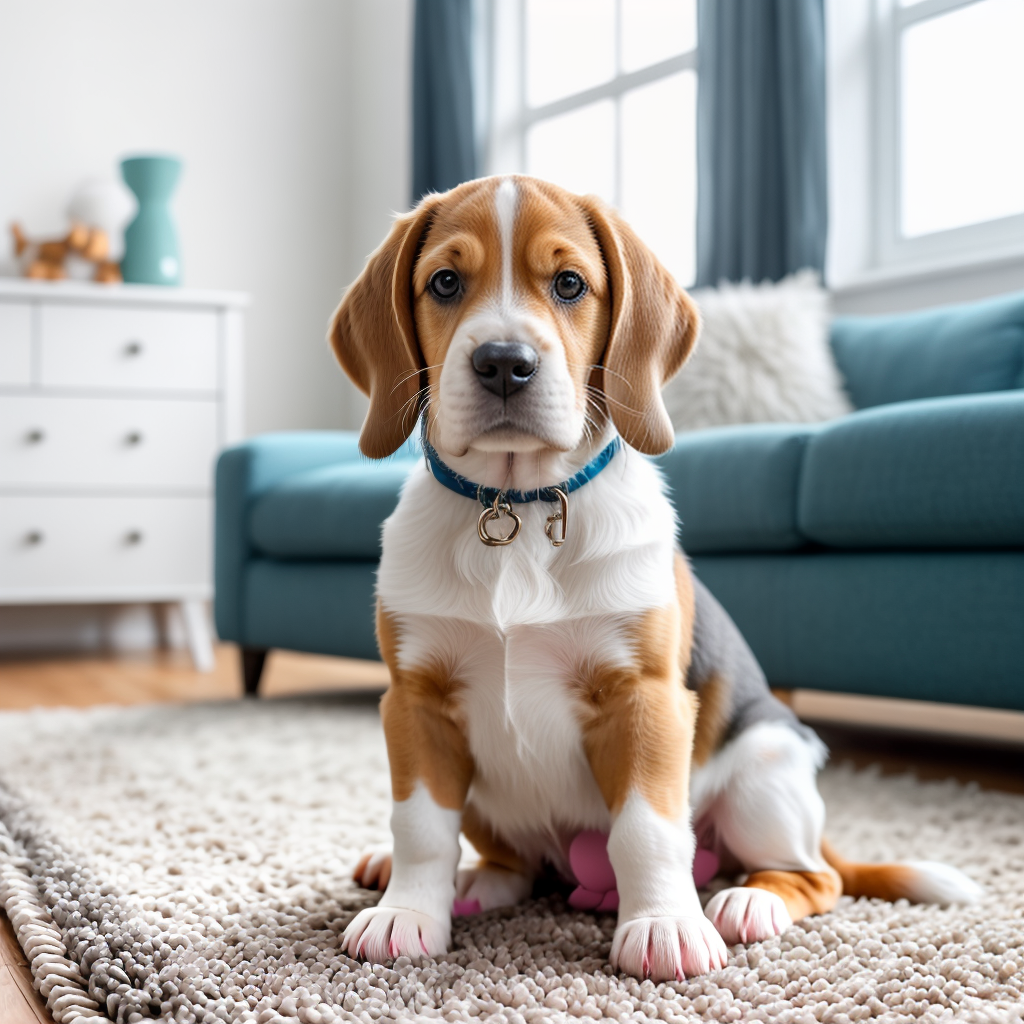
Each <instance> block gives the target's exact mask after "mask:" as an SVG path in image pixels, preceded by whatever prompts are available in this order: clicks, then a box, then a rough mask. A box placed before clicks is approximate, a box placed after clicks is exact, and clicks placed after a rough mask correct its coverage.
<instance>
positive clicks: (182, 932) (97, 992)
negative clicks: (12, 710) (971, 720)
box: [0, 698, 1024, 1024]
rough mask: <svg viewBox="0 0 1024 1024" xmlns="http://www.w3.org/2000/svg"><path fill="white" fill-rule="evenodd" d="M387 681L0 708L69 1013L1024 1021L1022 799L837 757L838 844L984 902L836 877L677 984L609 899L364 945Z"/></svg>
mask: <svg viewBox="0 0 1024 1024" xmlns="http://www.w3.org/2000/svg"><path fill="white" fill-rule="evenodd" d="M374 703H375V702H374ZM374 703H370V702H368V701H367V700H365V699H363V700H357V699H354V698H349V699H344V698H333V699H331V698H322V699H316V700H308V701H264V702H252V703H231V704H219V705H217V704H202V705H194V706H185V707H154V708H143V709H129V710H124V709H108V708H102V709H95V710H91V711H85V712H81V711H37V712H29V713H17V714H6V715H0V822H2V824H0V899H2V901H3V903H4V905H5V907H6V908H7V913H8V914H9V916H10V918H11V921H12V922H13V924H14V928H15V930H16V932H17V935H18V938H19V940H20V942H21V944H22V946H23V948H24V949H25V952H26V955H27V958H28V959H29V960H30V962H31V966H32V973H33V976H34V978H35V982H36V984H37V985H38V987H39V989H40V991H41V992H42V994H43V996H44V997H45V998H46V1000H47V1004H48V1006H49V1007H50V1010H51V1012H52V1013H53V1016H54V1019H55V1020H56V1021H58V1022H61V1024H63V1022H70V1021H78V1020H95V1019H96V1018H99V1019H101V1020H102V1019H106V1018H110V1019H112V1020H116V1021H123V1022H134V1021H140V1020H147V1019H151V1018H159V1019H162V1020H169V1021H207V1022H215V1021H253V1022H259V1024H270V1022H278V1021H293V1020H296V1019H297V1020H299V1021H303V1022H306V1024H323V1022H331V1021H338V1020H360V1021H376V1020H382V1019H384V1018H393V1019H397V1020H426V1019H430V1018H444V1019H445V1020H450V1021H464V1020H465V1021H468V1020H484V1021H499V1022H506V1021H507V1022H526V1021H529V1022H538V1024H539V1022H542V1021H560V1020H567V1019H570V1018H590V1019H594V1020H602V1019H611V1020H654V1019H658V1020H676V1021H693V1020H709V1021H710V1020H713V1021H747V1020H753V1021H778V1022H787V1021H792V1022H804V1021H831V1022H837V1024H838V1022H845V1021H872V1020H882V1021H893V1022H895V1021H911V1020H917V1021H953V1020H957V1021H959V1020H965V1021H986V1022H993V1024H995V1022H1003V1021H1019V1020H1021V1016H1020V1012H1019V1011H1020V1009H1021V1008H1022V1007H1024V799H1022V798H1020V797H1015V796H1011V795H1007V794H1001V793H988V792H981V791H979V790H978V789H977V788H973V787H969V786H960V785H958V784H955V783H952V782H950V783H941V784H934V783H929V784H924V783H921V782H918V781H916V780H914V779H913V778H911V777H909V776H908V777H899V778H893V777H887V778H883V777H881V776H879V775H878V774H875V773H872V772H859V773H858V772H853V771H850V770H847V769H844V768H829V769H827V770H826V771H825V773H824V774H823V776H822V780H821V786H822V790H823V792H824V794H825V799H826V801H827V803H828V809H829V816H830V818H829V828H828V832H829V835H830V836H831V838H832V839H833V840H834V841H835V842H836V843H837V845H838V846H839V847H840V849H842V850H843V851H845V852H846V853H847V854H849V855H852V856H854V857H858V858H864V859H875V858H895V857H899V858H913V857H917V858H936V859H941V860H946V861H949V862H951V863H953V864H956V865H957V866H959V867H961V868H963V869H964V870H965V871H967V872H968V873H969V874H970V875H971V876H973V877H974V878H975V879H977V880H978V881H979V882H981V883H982V884H983V885H984V886H985V887H986V889H987V896H986V897H985V899H984V900H983V901H982V902H981V903H978V904H975V905H973V906H969V907H950V908H945V909H942V908H938V907H926V906H911V905H908V904H907V903H905V902H901V903H898V904H896V905H890V904H887V903H882V902H879V901H870V900H859V901H854V900H852V899H850V898H846V897H844V898H843V900H842V901H841V902H840V904H839V906H838V907H837V908H836V910H835V912H834V913H831V914H826V915H824V916H822V917H818V918H813V919H810V920H807V921H804V922H802V923H800V924H797V925H794V926H793V927H792V928H790V929H789V930H788V931H787V932H786V933H785V934H784V935H782V936H779V937H778V938H776V939H774V940H772V941H770V942H763V943H758V944H755V945H752V946H749V947H747V948H743V947H739V946H737V947H735V948H733V949H732V951H731V958H730V963H729V966H728V968H726V969H725V970H723V971H719V972H717V973H715V974H712V975H709V976H707V977H702V978H694V979H692V980H690V981H687V982H684V983H668V984H662V985H654V984H652V983H651V982H649V981H645V982H638V981H636V980H634V979H632V978H628V977H622V976H619V975H616V974H614V973H613V972H612V971H611V968H610V967H609V966H608V952H609V948H610V944H611V938H612V931H613V929H614V924H615V919H614V917H613V916H612V915H597V916H595V915H592V914H588V913H579V912H574V911H571V910H570V909H569V908H568V906H567V905H566V903H565V901H564V899H563V898H562V897H561V896H559V895H552V896H547V897H545V898H543V899H539V900H534V901H533V902H531V903H528V904H525V905H523V906H521V907H517V908H514V909H508V910H503V911H495V912H492V913H490V914H485V915H482V916H479V917H473V918H462V919H460V920H457V921H456V924H455V928H454V936H453V943H454V949H453V951H452V952H451V953H450V954H449V955H448V956H447V957H446V958H444V959H443V960H439V961H434V960H431V959H429V958H424V959H422V960H420V959H413V960H410V959H408V958H405V957H401V958H399V959H398V960H396V961H394V962H393V963H391V962H389V963H386V964H382V965H381V964H379V965H374V966H366V965H363V964H361V963H358V962H356V961H354V960H352V959H350V958H349V957H348V956H345V955H343V954H342V953H340V952H339V949H338V946H339V940H340V936H341V932H342V930H343V929H344V927H345V925H346V924H347V923H348V921H349V920H350V918H351V917H352V915H353V914H354V913H355V912H356V911H357V910H359V909H361V908H362V907H364V906H366V905H368V904H370V903H372V902H374V901H375V900H376V898H377V896H376V894H374V893H368V892H363V891H360V890H357V889H356V888H354V887H353V884H352V883H351V882H350V881H349V878H348V873H349V870H350V868H351V866H352V864H353V862H354V861H355V860H356V858H357V854H358V853H359V851H360V849H361V848H362V847H363V846H364V844H367V843H370V842H379V841H381V840H383V839H385V838H386V837H387V835H388V815H389V786H388V775H387V765H386V758H385V753H384V744H383V738H382V735H381V728H380V722H379V719H378V717H377V714H376V710H375V707H374ZM706 895H710V892H708V893H707V894H706Z"/></svg>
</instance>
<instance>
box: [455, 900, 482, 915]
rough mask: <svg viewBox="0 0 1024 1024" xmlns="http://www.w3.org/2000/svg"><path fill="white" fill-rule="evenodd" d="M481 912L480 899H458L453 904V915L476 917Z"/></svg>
mask: <svg viewBox="0 0 1024 1024" xmlns="http://www.w3.org/2000/svg"><path fill="white" fill-rule="evenodd" d="M479 913H480V901H479V900H456V901H455V902H454V903H453V904H452V917H475V916H476V915H477V914H479Z"/></svg>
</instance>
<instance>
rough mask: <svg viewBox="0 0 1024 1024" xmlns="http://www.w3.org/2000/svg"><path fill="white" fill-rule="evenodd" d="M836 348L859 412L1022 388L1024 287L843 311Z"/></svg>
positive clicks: (835, 323) (837, 323)
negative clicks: (866, 311) (965, 299)
mask: <svg viewBox="0 0 1024 1024" xmlns="http://www.w3.org/2000/svg"><path fill="white" fill-rule="evenodd" d="M831 340H832V351H833V352H834V353H835V357H836V362H837V363H838V364H839V369H840V371H841V372H842V374H843V377H844V378H845V380H846V388H847V390H848V391H849V393H850V397H851V398H852V399H853V402H854V404H855V405H856V406H857V408H858V409H864V408H867V407H868V406H873V405H884V404H887V403H889V402H904V401H909V400H910V399H914V398H937V397H939V396H940V395H966V394H975V393H978V392H982V391H1005V390H1007V389H1009V388H1020V387H1024V292H1018V293H1016V294H1013V295H1004V296H1000V297H999V298H996V299H988V300H985V301H983V302H972V303H969V304H966V305H962V306H948V307H946V308H943V309H929V310H925V311H923V312H920V313H908V314H904V315H901V316H841V317H836V319H835V320H834V321H833V322H832V335H831Z"/></svg>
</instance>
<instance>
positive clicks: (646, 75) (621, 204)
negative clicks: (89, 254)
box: [487, 0, 697, 285]
mask: <svg viewBox="0 0 1024 1024" xmlns="http://www.w3.org/2000/svg"><path fill="white" fill-rule="evenodd" d="M696 8H697V5H696V0H518V2H512V0H500V2H498V3H497V4H496V5H495V8H494V20H493V24H492V40H493V41H492V53H493V55H494V68H495V81H494V82H493V83H492V88H493V100H492V102H493V108H494V109H493V117H492V125H493V136H494V137H493V138H492V139H491V145H490V147H489V149H488V159H487V164H488V169H489V171H490V172H491V173H502V172H505V173H507V172H513V171H522V172H524V173H526V174H532V175H536V176H537V177H540V178H546V179H548V180H549V181H553V182H555V183H556V184H559V185H562V186H564V187H565V188H567V189H570V190H571V191H573V192H581V193H586V192H596V193H597V194H598V195H600V196H602V197H603V198H604V199H606V200H607V201H608V202H610V203H611V204H612V205H614V206H615V207H617V208H618V209H619V210H620V211H621V212H622V214H623V215H624V216H625V217H626V219H627V220H628V221H629V222H630V224H632V226H633V227H634V228H635V229H636V231H637V232H638V233H639V235H640V237H641V238H643V239H644V241H646V242H647V244H648V245H650V246H651V248H652V249H653V250H654V251H655V253H657V255H658V257H659V258H660V259H661V261H662V262H663V263H664V264H665V266H666V267H667V268H668V269H669V270H670V271H671V272H672V273H673V274H674V275H675V276H676V278H677V279H678V280H679V281H680V283H682V284H684V285H685V284H690V283H692V281H693V278H694V276H695V272H696V252H695V236H696V210H697V162H696V136H697V127H696V126H697V10H696Z"/></svg>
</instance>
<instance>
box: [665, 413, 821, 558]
mask: <svg viewBox="0 0 1024 1024" xmlns="http://www.w3.org/2000/svg"><path fill="white" fill-rule="evenodd" d="M818 429H820V428H818V427H816V426H810V425H808V424H781V423H778V424H776V423H773V424H756V425H744V426H736V427H720V428H717V429H712V430H699V431H694V432H693V433H686V434H678V435H677V436H676V443H675V447H673V449H672V450H671V451H670V452H667V453H666V454H665V455H663V456H661V457H660V458H659V459H658V460H657V462H658V464H659V465H660V466H661V468H662V470H663V472H664V473H665V477H666V479H667V480H668V484H669V487H670V490H671V496H672V500H673V502H674V503H675V507H676V512H677V513H678V516H679V520H680V542H681V543H682V545H683V548H684V550H686V551H687V552H688V553H690V554H696V553H698V552H702V551H789V550H793V549H796V548H799V547H802V546H804V545H805V544H806V543H807V542H806V540H805V538H803V537H802V536H801V534H800V531H799V528H798V526H797V491H798V486H799V481H800V463H801V459H802V456H803V452H804V448H805V446H806V444H807V441H808V439H809V438H810V437H812V436H813V435H814V433H815V432H816V431H817V430H818Z"/></svg>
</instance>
